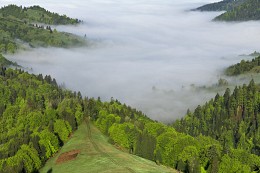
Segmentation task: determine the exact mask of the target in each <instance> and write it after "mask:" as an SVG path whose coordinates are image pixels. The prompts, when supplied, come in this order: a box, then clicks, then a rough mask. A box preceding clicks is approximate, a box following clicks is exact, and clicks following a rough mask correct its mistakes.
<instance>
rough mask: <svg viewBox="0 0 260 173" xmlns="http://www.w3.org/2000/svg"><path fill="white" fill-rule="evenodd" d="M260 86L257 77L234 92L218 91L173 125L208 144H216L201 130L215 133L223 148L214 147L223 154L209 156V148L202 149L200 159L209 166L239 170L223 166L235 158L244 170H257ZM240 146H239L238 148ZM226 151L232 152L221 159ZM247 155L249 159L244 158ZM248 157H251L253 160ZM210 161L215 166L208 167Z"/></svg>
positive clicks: (213, 135)
mask: <svg viewBox="0 0 260 173" xmlns="http://www.w3.org/2000/svg"><path fill="white" fill-rule="evenodd" d="M259 90H260V88H259V87H258V86H257V85H255V83H254V81H253V80H252V81H251V82H250V84H249V85H248V86H246V85H244V86H243V87H236V88H235V89H234V92H233V93H232V94H231V93H230V90H229V89H227V90H226V92H225V94H224V95H223V96H220V95H219V94H217V95H216V97H215V99H212V100H210V101H209V102H207V103H206V104H205V105H203V106H198V107H197V108H196V109H195V111H194V113H191V112H189V113H188V114H187V115H186V116H185V117H184V118H183V119H181V120H178V121H176V123H174V124H173V127H175V128H176V130H178V131H180V132H184V133H187V134H190V135H192V136H198V137H199V138H198V137H197V138H198V139H200V143H201V144H202V142H203V143H204V142H206V144H205V147H208V146H210V145H212V143H211V141H210V140H209V141H207V139H203V138H201V137H202V136H201V134H202V135H206V136H211V137H212V138H214V139H216V140H218V141H219V142H220V144H221V145H222V147H223V150H222V148H219V147H218V149H214V150H212V152H213V151H214V152H213V153H216V151H218V152H217V153H219V154H217V155H216V154H212V156H217V157H213V158H212V159H209V158H210V157H211V156H210V155H208V153H207V152H206V153H205V152H204V151H205V149H206V148H204V150H201V152H200V158H201V160H200V162H201V165H202V166H203V167H204V168H205V169H206V170H215V172H217V171H218V169H220V167H219V166H221V169H222V171H223V172H225V171H227V170H228V169H230V170H232V171H233V172H235V171H237V169H235V168H236V167H234V168H231V167H230V168H227V170H225V169H224V168H223V167H225V165H228V164H230V163H229V162H233V161H234V163H237V164H240V162H241V165H242V164H243V165H244V166H243V165H242V166H241V167H239V169H241V170H245V171H246V170H247V169H248V167H249V168H250V170H251V171H254V170H258V169H259V168H260V163H259V162H258V161H253V160H259V157H258V156H256V155H259V154H260V152H259V120H260V119H259V115H260V112H259V111H260V109H259V105H260V100H259V98H260V92H259ZM200 122H201V123H200ZM202 146H203V145H202ZM236 148H237V149H239V150H234V149H236ZM221 150H222V151H221ZM209 151H210V150H209ZM242 153H243V154H242ZM223 154H228V156H226V157H225V158H223V159H222V160H221V159H220V158H221V157H223ZM253 154H256V155H253ZM229 157H230V158H229ZM245 157H246V158H247V159H243V158H245ZM253 158H255V159H253ZM241 159H242V160H241ZM246 160H249V162H247V161H246ZM222 162H223V163H222ZM208 163H210V164H211V165H212V167H211V166H209V167H208V166H207V164H208ZM207 167H208V168H207Z"/></svg>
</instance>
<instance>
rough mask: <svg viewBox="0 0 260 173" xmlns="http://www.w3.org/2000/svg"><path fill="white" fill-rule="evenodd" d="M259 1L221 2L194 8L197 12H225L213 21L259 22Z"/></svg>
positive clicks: (229, 0) (235, 0)
mask: <svg viewBox="0 0 260 173" xmlns="http://www.w3.org/2000/svg"><path fill="white" fill-rule="evenodd" d="M259 7H260V2H259V0H223V1H220V2H215V3H210V4H206V5H203V6H201V7H198V8H196V9H195V10H199V11H226V12H224V13H223V14H221V15H219V16H217V17H215V18H214V19H213V20H214V21H250V20H260V11H259Z"/></svg>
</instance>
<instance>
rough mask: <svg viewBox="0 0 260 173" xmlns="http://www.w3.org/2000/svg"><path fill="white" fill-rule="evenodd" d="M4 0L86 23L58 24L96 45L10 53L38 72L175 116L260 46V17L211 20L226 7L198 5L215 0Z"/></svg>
mask: <svg viewBox="0 0 260 173" xmlns="http://www.w3.org/2000/svg"><path fill="white" fill-rule="evenodd" d="M0 2H1V5H2V6H4V5H7V4H11V3H12V4H17V5H23V6H30V5H40V6H42V7H45V8H46V9H48V10H50V11H55V12H58V13H60V14H66V15H68V16H70V17H75V18H79V19H81V20H83V21H84V23H83V24H80V25H78V26H53V27H55V28H57V29H58V30H60V31H67V32H71V33H74V34H77V35H79V36H82V37H84V35H85V34H86V36H87V39H88V42H89V44H88V46H85V47H81V48H72V49H60V48H39V49H33V50H29V51H24V52H19V53H18V54H16V55H8V56H7V57H8V58H9V59H11V60H14V61H16V62H18V63H19V64H21V65H23V66H24V67H28V68H29V69H30V68H32V72H33V73H43V74H51V75H52V76H53V77H55V78H56V80H57V81H58V82H59V83H63V84H65V86H66V87H68V88H70V89H73V90H79V91H81V93H82V94H83V95H86V96H89V97H98V96H100V97H101V99H102V100H110V98H111V97H113V98H115V99H118V100H120V101H121V102H123V103H126V104H128V105H131V106H133V107H136V108H138V109H140V110H142V111H143V112H144V113H146V114H147V115H148V116H149V117H151V118H153V119H156V120H160V121H164V122H169V121H172V120H174V119H176V118H179V117H182V116H184V114H185V113H186V110H187V109H188V108H190V109H193V108H194V107H195V106H197V105H198V104H203V103H204V102H205V101H207V100H208V99H210V98H212V97H213V96H214V95H215V94H216V93H214V92H208V91H203V90H200V91H198V90H194V89H193V87H191V85H192V84H194V85H195V86H201V85H212V84H214V83H216V82H217V80H218V79H219V77H220V76H221V74H222V70H223V69H224V68H225V67H227V66H229V65H231V64H233V63H237V62H239V61H240V60H241V59H242V58H243V57H240V56H238V55H240V54H248V53H251V52H253V51H255V50H259V39H260V30H259V28H260V23H259V22H253V21H251V22H242V23H225V22H212V21H211V20H212V19H213V18H214V17H215V16H217V15H219V14H220V13H221V12H194V11H190V9H193V8H196V7H198V6H200V5H203V4H206V3H209V2H212V1H210V0H182V1H180V0H178V1H177V0H164V1H162V0H131V1H129V0H84V1H83V0H74V1H69V0H62V1H61V0H56V1H51V0H47V1H39V0H35V1H27V0H26V1H25V0H21V1H18V0H1V1H0Z"/></svg>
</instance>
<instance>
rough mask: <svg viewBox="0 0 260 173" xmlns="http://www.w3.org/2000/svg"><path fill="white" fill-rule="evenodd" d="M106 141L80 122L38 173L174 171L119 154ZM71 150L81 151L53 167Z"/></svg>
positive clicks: (94, 130) (91, 126)
mask: <svg viewBox="0 0 260 173" xmlns="http://www.w3.org/2000/svg"><path fill="white" fill-rule="evenodd" d="M107 140H108V139H107V137H105V136H104V135H103V134H102V133H101V132H100V131H99V130H98V129H97V128H96V127H94V126H93V125H91V124H87V123H83V124H82V125H80V126H79V129H78V130H77V131H76V132H75V133H74V135H73V137H72V138H71V139H70V140H69V141H68V142H67V143H66V144H65V145H64V146H63V147H62V149H61V151H60V152H59V153H58V154H57V155H56V156H55V157H53V158H51V159H50V160H49V161H48V162H47V163H46V165H45V166H44V167H43V168H42V169H41V170H40V172H41V173H47V172H48V171H49V172H51V171H50V170H51V169H52V172H53V173H66V172H68V173H71V172H77V173H81V172H82V173H83V172H84V173H85V172H91V173H95V172H96V173H100V172H107V173H108V172H111V173H119V172H122V173H123V172H124V173H127V172H132V173H134V172H136V173H137V172H140V173H145V172H147V173H148V172H149V173H153V172H154V173H157V172H160V173H163V172H177V171H175V170H173V169H170V168H167V167H164V166H158V165H156V164H155V163H154V162H152V161H149V160H146V159H143V158H140V157H138V156H135V155H131V154H128V153H125V152H123V151H120V150H118V149H116V148H115V147H114V146H113V145H111V144H109V143H108V142H107ZM71 150H80V151H81V152H80V154H79V155H78V156H77V158H76V159H74V160H70V161H67V162H64V163H61V164H55V161H56V160H57V158H58V157H59V155H61V154H62V153H64V152H68V151H71Z"/></svg>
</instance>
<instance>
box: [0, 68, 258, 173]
mask: <svg viewBox="0 0 260 173" xmlns="http://www.w3.org/2000/svg"><path fill="white" fill-rule="evenodd" d="M0 75H1V76H0V80H1V85H0V91H1V92H0V94H1V97H0V98H1V100H0V102H1V103H0V105H1V108H0V133H1V139H0V141H1V150H0V157H1V161H0V170H1V172H23V171H26V172H33V171H36V170H38V169H39V168H40V167H41V166H42V165H43V164H44V163H45V161H46V160H47V159H48V158H50V157H52V155H53V154H54V153H56V152H57V151H58V150H59V148H60V147H61V146H62V145H63V144H64V143H65V142H66V141H67V140H68V137H69V135H70V134H71V133H72V132H73V131H74V130H76V129H77V127H78V125H79V124H81V122H82V121H83V120H84V118H85V117H88V116H90V117H91V120H92V121H93V122H94V123H95V124H96V126H97V127H98V128H99V129H100V130H101V131H102V132H103V133H104V134H106V135H108V136H109V137H110V142H111V143H114V144H116V145H119V146H121V147H124V148H126V149H128V150H129V152H130V153H133V154H136V155H138V156H141V157H144V158H147V159H150V160H153V161H155V162H157V163H158V164H164V165H168V166H171V167H173V168H176V169H178V170H181V171H184V172H200V171H201V170H202V171H205V170H207V171H208V172H214V171H215V172H216V171H217V170H218V171H219V172H227V171H228V170H233V172H236V171H237V170H244V171H246V172H249V170H252V171H253V170H257V169H258V168H259V167H260V160H259V157H258V156H256V155H252V154H250V153H249V152H248V150H249V149H248V148H245V149H244V148H239V149H235V147H233V148H232V147H230V148H229V150H228V152H227V151H226V150H223V147H222V146H221V143H219V142H218V141H216V140H214V139H212V138H210V137H206V136H203V135H198V136H196V137H191V136H189V135H186V134H183V133H179V132H177V131H176V130H175V129H174V128H172V127H170V126H166V125H164V124H161V123H158V122H156V121H153V120H150V119H149V118H147V117H146V116H145V115H144V114H143V113H142V112H140V111H137V110H135V109H132V108H131V107H129V106H126V105H124V104H121V103H120V102H119V101H117V100H111V101H110V102H101V101H100V100H99V99H98V100H94V99H88V98H82V97H81V94H80V93H76V92H71V91H68V90H64V89H62V88H60V87H58V86H57V84H56V81H55V79H52V78H51V77H50V76H46V77H43V76H42V75H31V74H28V73H26V72H23V71H21V70H12V69H6V68H4V67H3V68H1V73H0ZM242 155H243V157H241V156H242ZM230 163H233V164H232V165H230Z"/></svg>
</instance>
